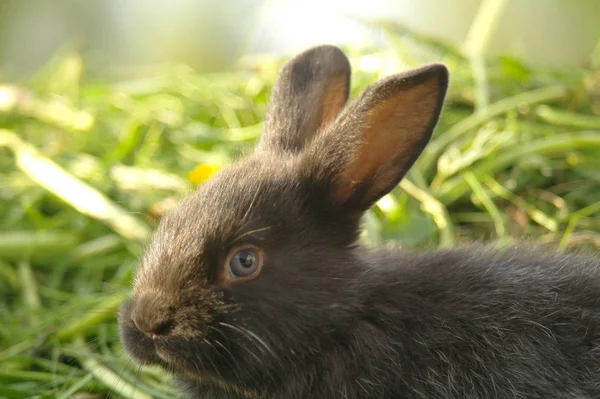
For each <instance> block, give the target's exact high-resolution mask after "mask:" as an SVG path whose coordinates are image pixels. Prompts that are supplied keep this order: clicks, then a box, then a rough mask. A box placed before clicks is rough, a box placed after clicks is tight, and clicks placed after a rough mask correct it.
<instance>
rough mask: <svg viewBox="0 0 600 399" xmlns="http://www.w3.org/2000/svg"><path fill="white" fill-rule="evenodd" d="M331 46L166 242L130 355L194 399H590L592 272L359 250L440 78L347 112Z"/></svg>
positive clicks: (448, 254) (151, 274)
mask: <svg viewBox="0 0 600 399" xmlns="http://www.w3.org/2000/svg"><path fill="white" fill-rule="evenodd" d="M349 82H350V65H349V62H348V60H347V58H346V57H345V56H344V54H343V53H342V52H341V51H340V50H339V49H337V48H336V47H333V46H320V47H316V48H313V49H310V50H308V51H306V52H304V53H302V54H300V55H298V56H297V57H296V58H294V59H293V60H291V61H290V62H289V63H288V64H287V65H286V66H285V67H284V68H283V70H282V72H281V75H280V77H279V80H278V82H277V84H276V87H275V89H274V93H273V98H272V101H271V105H270V107H269V110H268V115H267V121H266V129H265V132H264V135H263V136H262V139H261V141H260V143H259V144H258V146H257V149H256V151H255V152H254V153H253V154H251V155H249V156H247V157H246V158H244V159H242V160H240V161H238V162H236V163H234V164H233V165H231V166H229V167H228V168H226V169H224V170H222V171H221V172H219V173H218V174H216V175H215V176H214V177H213V178H212V179H211V180H209V181H208V182H207V183H205V184H204V185H202V186H201V187H200V188H199V189H198V191H197V192H196V193H194V194H193V195H191V196H190V197H188V198H187V199H186V200H184V201H183V203H182V204H181V205H180V206H179V207H178V208H177V209H176V210H175V211H174V212H172V213H170V214H169V215H168V216H166V217H165V218H164V219H163V220H162V221H161V223H160V225H159V227H158V229H157V231H156V234H155V236H154V238H153V240H152V242H151V243H150V245H149V246H148V248H147V250H146V253H145V256H144V258H143V261H142V264H141V266H140V268H139V271H138V274H137V277H136V280H135V283H134V287H133V294H132V298H131V299H130V300H128V301H127V302H126V303H125V304H124V305H123V307H122V311H121V314H120V319H119V322H120V326H121V339H122V342H123V344H124V347H125V349H126V351H127V352H128V353H129V354H130V355H131V356H133V358H135V359H136V360H137V361H139V362H140V363H142V364H157V365H160V366H163V367H164V368H165V369H167V370H169V371H170V372H172V373H173V374H174V375H175V377H176V380H177V381H178V385H179V386H180V387H181V392H182V393H183V395H184V396H185V397H189V398H282V399H285V398H400V399H402V398H428V399H433V398H439V399H442V398H443V399H448V398H460V399H463V398H475V399H477V398H565V399H566V398H570V399H575V398H590V399H591V398H600V262H599V260H598V259H597V258H592V257H585V256H583V255H573V254H572V255H569V254H564V253H558V252H550V251H547V250H541V249H536V248H534V247H527V246H523V247H511V248H509V249H504V250H498V251H496V250H492V249H488V248H484V247H479V246H476V247H468V248H461V249H452V250H443V251H439V252H422V253H417V252H384V251H372V250H369V249H367V248H364V247H362V246H359V245H357V243H356V241H357V237H358V234H359V229H360V219H361V216H362V214H363V212H364V211H365V210H367V209H368V208H369V207H370V206H371V205H372V204H374V203H375V202H376V201H377V200H378V199H379V198H381V197H382V196H383V195H385V194H386V193H388V192H389V191H390V190H391V189H392V188H394V187H395V186H396V185H397V184H398V182H399V181H400V180H401V179H402V177H403V176H404V174H405V173H406V171H407V170H408V169H409V168H410V167H411V165H412V164H413V162H414V161H415V160H416V158H417V157H418V156H419V154H420V153H421V151H422V150H423V148H424V147H425V145H426V143H427V142H428V140H429V138H430V136H431V134H432V131H433V129H434V127H435V125H436V123H437V120H438V117H439V114H440V112H441V109H442V105H443V102H444V98H445V95H446V89H447V85H448V72H447V69H446V68H445V67H444V66H443V65H439V64H431V65H427V66H424V67H422V68H419V69H416V70H412V71H409V72H407V73H403V74H399V75H394V76H390V77H387V78H385V79H383V80H382V81H380V82H378V83H377V84H375V85H374V86H372V87H370V88H369V89H368V90H366V91H365V92H364V93H363V94H362V95H361V96H360V97H359V98H358V99H357V100H356V101H355V102H353V103H352V104H350V105H348V106H346V101H347V99H348V93H349Z"/></svg>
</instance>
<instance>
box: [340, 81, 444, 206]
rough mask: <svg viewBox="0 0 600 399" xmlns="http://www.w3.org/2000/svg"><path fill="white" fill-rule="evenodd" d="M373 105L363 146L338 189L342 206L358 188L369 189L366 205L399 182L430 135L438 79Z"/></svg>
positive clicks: (365, 121) (367, 115)
mask: <svg viewBox="0 0 600 399" xmlns="http://www.w3.org/2000/svg"><path fill="white" fill-rule="evenodd" d="M371 103H372V106H371V107H370V108H369V109H368V110H367V111H366V112H365V113H364V114H363V115H362V123H361V124H360V125H359V126H362V138H363V141H362V144H360V145H359V146H358V148H357V149H356V152H355V154H354V157H353V159H352V161H351V162H350V163H349V165H348V166H347V167H346V169H345V171H344V173H343V175H342V178H341V179H340V180H338V184H337V187H336V189H335V198H336V199H337V200H338V201H339V203H344V202H346V201H347V200H348V199H349V198H350V197H351V196H352V195H353V193H355V192H356V190H357V187H359V186H362V187H363V189H365V188H366V190H365V192H364V196H365V198H364V200H363V202H372V201H376V200H377V199H378V198H379V197H380V196H383V195H385V193H386V192H387V191H389V190H390V189H391V187H393V186H394V185H396V184H398V183H399V181H400V179H401V178H402V177H403V176H404V174H405V173H406V172H407V170H406V168H407V167H408V166H409V165H408V164H409V163H410V161H411V160H412V159H413V155H415V152H418V153H420V152H421V150H422V146H423V145H424V143H423V141H424V140H426V139H427V138H428V136H429V134H430V133H431V132H430V131H429V130H430V129H431V122H432V119H433V118H435V117H436V112H437V111H438V110H437V108H438V103H439V79H437V78H435V79H432V80H429V81H426V82H423V83H421V84H419V85H415V86H412V87H406V88H403V89H401V90H400V91H398V92H397V93H395V94H392V95H390V96H387V97H386V98H384V99H380V98H377V97H375V98H374V99H373V100H372V102H371ZM357 128H359V129H360V128H361V127H357ZM365 184H366V186H365Z"/></svg>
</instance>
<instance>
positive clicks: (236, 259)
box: [229, 248, 260, 277]
mask: <svg viewBox="0 0 600 399" xmlns="http://www.w3.org/2000/svg"><path fill="white" fill-rule="evenodd" d="M259 265H260V258H259V254H258V252H257V251H255V250H254V249H250V248H248V249H242V250H239V251H237V252H236V253H235V254H234V255H233V256H232V257H231V259H230V260H229V272H230V273H231V275H232V277H248V276H250V275H252V274H254V273H256V271H257V270H258V267H259Z"/></svg>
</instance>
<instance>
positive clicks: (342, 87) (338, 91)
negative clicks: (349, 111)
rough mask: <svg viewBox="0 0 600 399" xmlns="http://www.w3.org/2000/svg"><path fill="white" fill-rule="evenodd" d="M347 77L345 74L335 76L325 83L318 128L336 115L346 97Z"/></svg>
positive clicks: (321, 127)
mask: <svg viewBox="0 0 600 399" xmlns="http://www.w3.org/2000/svg"><path fill="white" fill-rule="evenodd" d="M347 81H348V77H347V75H345V74H342V75H338V76H335V77H333V78H332V79H331V81H330V82H328V83H327V88H326V89H325V93H324V95H323V99H322V101H321V110H322V111H321V124H320V125H319V130H323V129H325V128H326V127H327V126H328V125H329V124H330V123H331V122H333V121H334V120H335V118H336V117H337V116H338V114H339V113H340V111H341V110H342V108H343V107H344V104H346V100H347V98H348V82H347Z"/></svg>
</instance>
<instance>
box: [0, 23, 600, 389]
mask: <svg viewBox="0 0 600 399" xmlns="http://www.w3.org/2000/svg"><path fill="white" fill-rule="evenodd" d="M385 29H386V31H387V33H388V35H389V47H388V48H385V49H369V48H365V49H360V50H358V49H347V50H348V53H349V55H350V58H351V61H352V65H353V68H354V75H353V89H352V95H353V97H355V96H356V95H357V94H358V93H359V92H360V91H361V90H363V89H364V88H365V87H366V86H367V85H368V84H371V83H373V82H375V81H376V80H377V79H378V78H380V77H381V76H382V74H383V73H384V72H390V65H392V66H393V65H394V64H393V62H394V61H395V62H399V64H398V65H400V66H401V67H402V68H409V67H413V66H417V65H419V64H421V63H423V62H426V61H433V60H436V61H442V62H444V63H446V64H447V65H448V66H449V68H450V70H451V79H452V83H451V88H450V92H449V96H448V100H447V103H446V108H445V111H444V113H443V117H442V119H441V121H440V123H439V125H438V127H437V129H436V132H435V137H434V139H433V140H432V142H431V144H430V146H429V147H428V148H427V149H426V151H425V153H424V154H423V156H422V158H421V159H420V160H419V161H418V163H417V164H416V166H415V167H414V168H413V170H411V172H410V173H409V175H408V176H407V178H406V179H405V180H404V181H403V182H402V184H401V185H400V187H398V189H396V190H394V192H393V193H392V194H391V195H388V196H386V197H384V199H382V200H381V201H380V202H379V203H378V206H377V207H375V208H374V209H373V210H372V211H370V212H369V213H368V214H367V215H366V217H365V235H364V237H363V238H364V239H365V242H366V243H367V244H369V245H372V244H382V245H399V246H403V247H428V248H432V247H441V246H452V245H457V244H460V243H461V242H466V241H472V240H484V241H488V240H497V241H498V243H499V245H506V244H507V243H509V242H511V240H513V239H515V238H527V239H535V240H538V241H541V242H546V243H554V244H556V245H558V246H560V247H564V248H597V247H599V246H600V91H599V87H600V76H599V75H598V72H595V73H594V72H593V71H590V70H587V69H585V68H582V69H579V70H575V69H570V70H548V69H541V68H535V69H532V68H529V67H527V66H526V65H523V64H522V63H521V62H519V61H518V60H515V59H511V58H506V57H504V58H497V59H490V60H486V63H485V74H484V75H478V74H477V73H473V71H474V70H475V69H477V68H481V64H478V66H477V68H475V69H474V65H473V63H472V60H471V59H469V58H468V57H466V56H464V55H462V53H461V52H460V51H459V50H456V49H454V48H452V47H450V46H447V45H445V44H443V43H438V42H435V41H432V40H431V39H429V38H423V37H418V36H415V35H408V34H407V33H406V31H404V30H403V29H401V27H398V26H394V25H389V24H388V25H385ZM415 43H418V44H419V45H420V49H421V50H423V51H421V52H419V53H418V54H419V55H418V56H417V55H415V54H417V53H416V52H414V51H412V50H409V46H410V45H412V44H415ZM369 57H370V58H369ZM373 60H375V61H376V60H380V61H381V62H380V67H376V68H374V69H367V68H366V67H364V65H369V64H372V65H377V64H376V63H373V62H367V61H373ZM284 61H285V60H283V59H272V58H266V57H261V58H260V59H258V60H246V61H245V62H244V63H240V65H239V66H237V67H236V68H235V71H232V72H228V73H220V74H196V73H194V72H193V71H191V70H189V69H187V68H185V67H181V66H171V67H165V68H162V69H159V70H156V71H155V73H154V74H153V77H151V78H140V79H138V80H134V81H126V82H118V83H114V82H112V83H111V82H106V81H99V80H98V79H92V78H90V77H87V76H86V75H85V73H84V72H85V68H84V65H83V63H82V61H81V59H80V58H79V56H78V55H77V54H73V53H66V54H61V55H59V56H57V58H56V60H54V61H53V62H52V63H50V64H49V65H48V66H47V67H46V68H45V69H44V70H42V71H40V73H39V74H38V75H36V76H35V77H34V78H32V79H31V80H29V81H26V82H18V83H15V84H12V85H2V86H0V127H2V129H0V181H2V184H1V185H0V214H1V215H2V217H1V218H0V294H1V295H2V298H3V299H4V300H3V303H2V305H0V320H1V322H0V397H7V398H25V397H37V398H70V397H74V395H76V394H82V393H89V394H93V395H96V396H85V397H98V398H100V397H105V396H106V395H107V394H108V393H110V394H111V397H114V398H117V397H123V398H132V397H134V393H135V397H136V398H149V397H155V398H167V397H172V396H173V390H172V388H171V387H170V385H169V378H168V377H167V376H165V375H164V374H163V373H162V372H161V371H160V370H157V369H153V368H143V369H140V368H139V367H138V366H137V365H135V364H134V363H133V362H131V361H130V359H129V358H128V357H127V356H125V355H124V354H123V349H122V347H121V345H120V343H119V341H118V329H117V324H116V320H115V315H116V309H117V307H118V305H119V303H120V301H121V300H122V299H123V298H125V297H126V296H127V294H128V290H129V284H130V282H131V278H132V275H133V271H134V269H135V266H136V264H137V260H138V258H139V256H140V254H141V251H142V248H143V244H144V242H145V240H146V239H147V237H148V235H149V234H150V232H151V231H152V228H153V227H154V226H155V225H156V222H157V220H158V219H159V217H160V215H161V214H162V213H163V212H166V211H168V210H169V209H170V208H171V207H172V206H173V204H175V203H177V201H178V200H179V199H180V198H182V196H184V195H185V194H186V193H189V192H190V191H191V190H193V188H194V184H193V183H192V182H190V180H189V179H188V176H190V177H192V180H195V179H200V180H201V179H202V178H203V176H204V177H206V176H207V175H209V174H210V172H211V171H212V170H215V169H218V168H220V167H222V166H223V165H226V164H228V163H230V162H232V161H233V160H235V159H236V158H237V157H239V156H241V155H242V154H244V153H245V152H247V151H249V150H250V149H251V148H252V145H253V143H254V142H255V140H256V138H257V137H258V136H259V134H260V132H261V130H262V120H263V118H264V115H265V109H266V104H267V101H268V98H269V94H270V90H271V88H272V85H273V83H274V80H275V78H276V73H277V71H278V68H279V67H280V66H281V65H282V62H284ZM361 65H363V68H362V69H361ZM400 66H398V67H397V68H400ZM383 67H385V68H387V70H386V71H384V69H383ZM394 68H396V67H394ZM479 72H481V71H479ZM479 72H478V73H479ZM482 76H483V77H484V78H483V79H482V78H481V77H482ZM198 167H199V168H198ZM192 171H195V172H194V173H192V174H191V175H190V174H189V173H190V172H192ZM82 397H83V396H82Z"/></svg>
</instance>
